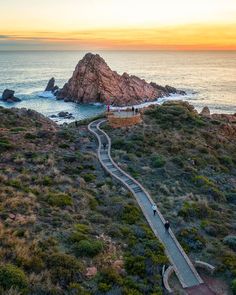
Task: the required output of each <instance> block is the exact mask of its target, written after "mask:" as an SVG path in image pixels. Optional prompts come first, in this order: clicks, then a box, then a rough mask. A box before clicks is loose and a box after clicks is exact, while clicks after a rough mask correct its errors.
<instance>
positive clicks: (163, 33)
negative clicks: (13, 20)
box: [0, 24, 236, 50]
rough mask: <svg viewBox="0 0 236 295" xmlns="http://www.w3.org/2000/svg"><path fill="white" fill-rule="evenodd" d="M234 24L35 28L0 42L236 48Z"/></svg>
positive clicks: (79, 46) (78, 46)
mask: <svg viewBox="0 0 236 295" xmlns="http://www.w3.org/2000/svg"><path fill="white" fill-rule="evenodd" d="M235 27H236V25H235V24H225V25H222V24H221V25H219V24H215V25H208V24H206V25H202V24H192V25H182V26H165V27H156V28H155V27H154V28H132V29H122V28H121V29H95V30H79V31H78V30H77V31H68V32H53V31H35V32H28V33H18V34H16V33H13V34H6V35H0V41H1V43H0V50H1V47H2V45H3V44H4V47H6V46H7V45H6V44H8V46H9V47H11V48H13V47H14V46H15V47H16V49H17V48H18V45H19V47H20V48H22V47H24V46H25V47H26V48H27V46H30V47H32V46H33V47H37V46H38V47H39V48H40V49H41V48H44V47H45V48H47V49H48V48H52V49H56V48H58V49H84V48H86V49H90V48H91V49H124V50H125V49H132V50H133V49H140V50H146V49H152V50H155V49H156V50H160V49H165V50H169V49H174V50H176V49H179V50H184V49H197V50H199V49H204V50H205V49H234V50H235V49H236V30H235Z"/></svg>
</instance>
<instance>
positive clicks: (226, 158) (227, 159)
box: [219, 156, 233, 166]
mask: <svg viewBox="0 0 236 295" xmlns="http://www.w3.org/2000/svg"><path fill="white" fill-rule="evenodd" d="M219 161H220V163H221V164H222V165H225V166H231V165H232V164H233V161H232V158H231V157H229V156H222V157H219Z"/></svg>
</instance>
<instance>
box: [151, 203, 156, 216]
mask: <svg viewBox="0 0 236 295" xmlns="http://www.w3.org/2000/svg"><path fill="white" fill-rule="evenodd" d="M152 211H153V215H154V216H155V215H156V213H157V206H156V204H153V205H152Z"/></svg>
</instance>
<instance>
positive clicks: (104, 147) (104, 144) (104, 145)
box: [103, 142, 107, 150]
mask: <svg viewBox="0 0 236 295" xmlns="http://www.w3.org/2000/svg"><path fill="white" fill-rule="evenodd" d="M106 146H107V144H106V142H104V143H103V149H104V150H105V149H106Z"/></svg>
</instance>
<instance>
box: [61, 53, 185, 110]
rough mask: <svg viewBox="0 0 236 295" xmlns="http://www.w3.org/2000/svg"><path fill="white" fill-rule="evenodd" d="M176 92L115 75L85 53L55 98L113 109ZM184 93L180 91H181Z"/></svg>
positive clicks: (125, 75) (95, 57) (99, 59)
mask: <svg viewBox="0 0 236 295" xmlns="http://www.w3.org/2000/svg"><path fill="white" fill-rule="evenodd" d="M171 93H180V92H179V90H177V89H175V88H173V87H170V86H167V87H162V86H158V85H157V84H155V83H147V82H146V81H145V80H143V79H140V78H138V77H136V76H130V75H128V74H127V73H124V74H123V75H119V74H118V73H117V72H114V71H112V70H111V69H110V68H109V66H108V65H107V64H106V62H105V61H104V59H103V58H101V57H100V56H99V55H98V54H96V55H95V54H92V53H87V54H86V55H85V57H84V58H83V59H82V60H81V61H80V62H79V63H78V65H77V66H76V68H75V71H74V73H73V75H72V77H71V78H70V79H69V81H68V82H67V83H66V84H65V85H64V87H63V88H62V89H61V90H59V91H58V94H57V98H58V99H64V100H65V101H74V102H83V103H91V102H101V103H105V104H113V105H116V106H125V105H134V104H139V103H142V102H146V101H154V100H156V99H157V98H159V97H163V96H169V95H170V94H171ZM181 93H182V94H184V92H181Z"/></svg>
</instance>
